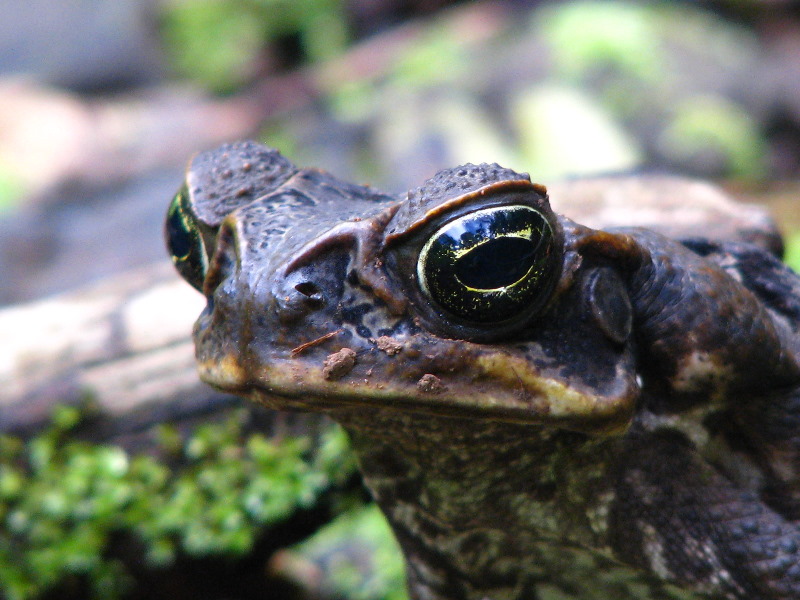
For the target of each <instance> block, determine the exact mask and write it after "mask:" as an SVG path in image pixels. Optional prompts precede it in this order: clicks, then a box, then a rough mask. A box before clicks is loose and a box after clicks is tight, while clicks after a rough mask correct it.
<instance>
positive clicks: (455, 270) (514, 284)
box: [417, 205, 559, 324]
mask: <svg viewBox="0 0 800 600" xmlns="http://www.w3.org/2000/svg"><path fill="white" fill-rule="evenodd" d="M553 237H554V236H553V229H552V227H551V225H550V223H548V221H547V220H546V219H545V217H544V215H542V213H540V212H539V211H537V210H535V209H534V208H532V207H530V206H525V205H513V206H496V207H491V208H485V209H482V210H478V211H475V212H472V213H468V214H466V215H462V216H460V217H458V218H456V219H453V220H452V221H450V222H449V223H446V224H445V225H443V226H442V227H440V228H439V229H438V230H437V231H436V232H435V233H434V234H433V235H432V236H431V238H430V239H429V240H428V241H427V242H426V243H425V245H424V246H423V248H422V251H421V252H420V254H419V259H418V262H417V277H418V280H419V283H420V287H421V288H422V291H423V292H424V293H425V295H426V296H428V297H429V298H430V299H431V300H433V301H434V303H435V304H437V305H439V306H440V307H442V308H443V309H445V310H446V311H448V312H450V313H451V314H453V315H455V316H457V317H460V318H462V319H464V320H466V321H469V322H473V323H484V324H489V323H499V322H502V321H507V320H509V319H513V318H515V317H517V316H519V315H530V314H533V313H534V312H535V311H536V310H537V309H538V308H541V306H542V305H543V304H544V302H545V301H546V300H547V297H548V295H549V292H550V290H551V289H552V282H553V279H554V277H555V271H556V267H557V264H558V262H559V261H558V259H557V257H556V253H555V252H554V248H553V246H554V239H553Z"/></svg>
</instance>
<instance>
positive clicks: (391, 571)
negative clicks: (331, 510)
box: [292, 504, 408, 600]
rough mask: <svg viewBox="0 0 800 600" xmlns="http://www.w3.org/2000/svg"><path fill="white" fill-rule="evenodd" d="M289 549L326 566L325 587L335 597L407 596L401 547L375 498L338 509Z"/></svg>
mask: <svg viewBox="0 0 800 600" xmlns="http://www.w3.org/2000/svg"><path fill="white" fill-rule="evenodd" d="M292 552H293V553H297V554H298V555H300V556H302V557H304V558H305V559H306V560H309V561H311V562H313V563H315V564H318V565H323V566H324V567H325V568H324V571H325V572H326V573H327V574H328V577H327V580H326V581H325V582H324V584H323V587H324V588H326V589H325V590H324V592H325V593H326V594H329V595H330V596H332V597H334V598H347V599H348V600H372V599H377V598H380V599H381V600H406V599H407V598H408V595H407V593H406V591H405V564H404V562H403V559H402V555H401V553H400V548H399V546H398V545H397V542H396V541H395V539H394V536H393V534H392V532H391V530H390V529H389V525H388V523H387V522H386V519H385V518H384V516H383V513H381V511H380V510H379V509H378V507H377V506H375V505H374V504H371V505H369V506H364V507H360V508H358V509H356V510H352V511H349V512H347V513H345V514H342V515H341V516H339V517H338V518H336V519H335V520H334V521H332V522H331V523H330V524H328V525H326V526H325V527H323V528H322V529H320V530H319V531H318V532H317V533H316V534H314V535H313V536H311V537H310V538H309V539H308V540H307V541H305V542H302V543H301V544H299V545H297V546H296V547H295V548H294V549H293V550H292Z"/></svg>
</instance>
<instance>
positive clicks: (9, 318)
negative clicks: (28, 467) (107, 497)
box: [0, 263, 241, 438]
mask: <svg viewBox="0 0 800 600" xmlns="http://www.w3.org/2000/svg"><path fill="white" fill-rule="evenodd" d="M203 305H204V299H203V297H202V296H201V295H200V294H199V293H197V292H196V291H195V290H194V289H192V288H191V287H190V286H189V285H187V284H186V283H185V282H184V281H183V280H181V279H180V278H179V277H178V276H177V274H175V272H174V271H173V269H172V267H171V265H169V264H168V263H162V264H156V265H152V266H150V267H147V268H143V269H139V270H136V271H133V272H130V273H125V274H123V275H120V276H118V277H114V278H112V279H109V280H106V281H101V282H99V283H96V284H92V285H89V286H87V287H86V288H84V289H80V290H78V291H75V292H71V293H66V294H62V295H58V296H55V297H52V298H49V299H45V300H41V301H37V302H34V303H31V304H26V305H21V306H16V307H11V308H7V309H5V310H3V311H0V432H4V433H18V434H30V433H33V432H35V431H37V430H39V429H41V428H42V427H43V426H45V425H46V424H47V423H48V422H49V420H50V415H51V413H52V411H53V408H54V406H55V405H57V404H65V405H72V406H77V405H84V404H87V403H88V404H89V405H90V406H91V408H92V412H93V414H94V418H93V419H92V421H93V422H94V424H95V433H96V434H97V436H99V437H103V438H108V437H111V438H114V437H117V436H120V435H125V434H130V433H134V432H137V431H141V430H144V429H146V428H148V427H150V426H151V425H153V424H155V423H161V422H179V421H181V420H184V419H192V418H196V417H197V416H198V415H208V414H213V413H215V412H217V411H220V410H226V409H230V408H231V407H232V406H238V405H239V404H240V402H241V401H240V400H238V399H236V398H234V397H232V396H227V395H224V394H220V393H218V392H216V391H214V390H212V389H211V388H209V387H208V386H206V385H204V384H202V383H201V382H200V381H199V379H198V378H197V374H196V372H195V366H194V350H193V346H192V342H191V338H190V334H191V330H192V323H193V322H194V320H195V319H196V318H197V315H198V314H199V313H200V311H201V310H202V308H203ZM93 437H95V436H93Z"/></svg>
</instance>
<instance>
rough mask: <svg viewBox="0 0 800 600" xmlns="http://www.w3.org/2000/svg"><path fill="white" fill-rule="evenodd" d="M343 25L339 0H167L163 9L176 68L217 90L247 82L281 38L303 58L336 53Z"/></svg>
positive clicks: (165, 37)
mask: <svg viewBox="0 0 800 600" xmlns="http://www.w3.org/2000/svg"><path fill="white" fill-rule="evenodd" d="M347 29H348V25H347V17H346V14H345V8H344V1H343V0H171V1H169V2H166V3H164V5H163V7H162V14H161V31H162V37H163V40H164V45H165V48H166V52H167V55H168V57H169V58H170V60H171V62H172V64H173V65H174V66H175V68H176V70H177V71H178V72H179V73H180V74H182V75H183V76H186V77H189V78H191V79H193V80H195V81H197V82H199V83H200V84H202V85H203V86H205V87H206V88H207V89H210V90H212V91H215V92H230V91H233V90H235V89H237V88H238V87H240V86H242V85H244V84H245V83H247V82H248V81H250V80H251V79H252V78H253V77H254V76H255V75H256V74H257V72H258V69H259V66H260V64H261V62H262V60H263V59H264V55H265V52H266V51H267V49H268V48H269V47H270V46H271V45H274V44H276V43H278V42H280V41H287V40H288V41H291V42H292V44H296V46H297V48H298V50H299V51H300V52H301V53H302V55H301V56H300V57H299V58H300V59H302V60H303V62H312V63H313V62H316V61H319V60H322V59H325V58H329V57H331V56H334V55H336V54H337V53H339V52H341V51H342V50H343V49H344V47H345V44H346V43H347V40H348V34H347Z"/></svg>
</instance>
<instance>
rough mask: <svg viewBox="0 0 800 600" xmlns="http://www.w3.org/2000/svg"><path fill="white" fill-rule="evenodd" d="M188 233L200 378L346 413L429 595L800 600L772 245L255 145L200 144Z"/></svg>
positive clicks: (533, 194) (781, 303)
mask: <svg viewBox="0 0 800 600" xmlns="http://www.w3.org/2000/svg"><path fill="white" fill-rule="evenodd" d="M686 201H687V202H688V203H689V204H691V201H692V199H691V197H687V198H686ZM714 229H715V224H709V226H708V230H709V231H711V230H714ZM166 231H167V239H168V245H169V248H170V252H171V253H172V256H173V261H174V262H175V264H176V266H177V268H178V270H179V271H180V272H181V274H182V275H183V276H184V278H185V279H186V280H187V281H188V282H189V283H191V284H192V285H193V286H195V287H196V288H197V289H199V290H201V291H202V292H203V293H204V294H205V296H206V297H207V299H208V304H207V308H206V309H205V310H204V311H203V313H202V314H201V315H200V318H199V319H198V321H197V324H196V326H195V331H194V339H195V344H196V355H197V362H198V366H199V372H200V375H201V377H202V378H203V379H204V380H205V381H207V382H208V383H210V384H212V385H214V386H216V387H217V388H220V389H222V390H225V391H227V392H232V393H235V394H239V395H241V396H245V397H247V398H251V399H254V400H257V401H259V402H262V403H264V404H266V405H267V406H269V407H273V408H276V409H301V410H311V411H318V412H322V413H326V414H329V415H330V416H331V417H333V418H334V419H335V420H337V421H338V422H340V423H341V424H342V425H343V426H344V427H345V428H346V430H347V431H348V432H349V434H350V436H351V438H352V442H353V446H354V448H355V451H356V453H357V455H358V458H359V462H360V467H361V470H362V472H363V475H364V478H365V481H366V483H367V485H368V487H369V488H370V489H371V491H372V493H373V494H374V496H375V498H376V500H377V502H378V503H379V505H380V506H381V508H382V510H383V511H384V513H385V514H386V516H387V518H388V520H389V522H390V524H391V526H392V528H393V530H394V533H395V535H396V537H397V539H398V541H399V543H400V546H401V547H402V550H403V553H404V555H405V558H406V562H407V574H408V585H409V592H410V595H411V596H412V598H414V599H416V600H511V599H520V600H523V599H524V600H535V599H539V600H551V599H556V598H557V599H564V598H576V599H582V600H592V599H595V600H597V599H615V600H625V599H633V598H640V599H645V598H648V599H650V598H653V599H656V598H657V599H679V598H680V599H684V598H686V599H688V598H725V599H752V600H758V599H763V600H767V599H769V600H775V599H787V600H788V599H797V598H800V526H799V525H798V518H800V476H799V475H798V467H799V466H800V435H798V432H799V431H800V429H798V427H799V426H800V393H799V392H798V383H800V365H798V356H799V352H800V337H798V323H800V282H799V281H798V279H797V277H796V276H795V275H794V274H793V273H792V272H791V271H790V270H789V269H787V268H786V267H784V266H783V265H782V263H781V262H780V261H779V260H778V259H777V258H776V257H775V256H774V254H773V253H772V252H770V251H769V250H768V249H766V248H765V247H764V246H765V245H768V244H763V243H761V244H759V243H752V239H751V238H752V237H753V236H751V235H748V234H746V233H745V232H744V231H743V230H739V229H737V228H736V227H732V228H731V229H730V231H728V232H727V233H726V234H725V235H716V234H714V235H713V236H712V235H708V236H702V235H701V236H698V235H696V232H690V233H687V235H686V236H685V238H684V239H680V240H679V239H670V238H669V237H666V236H664V235H661V234H659V233H655V232H653V231H650V230H648V229H643V228H635V227H628V228H624V227H623V228H608V229H605V230H603V229H594V228H589V227H586V226H582V225H579V224H577V223H575V222H573V221H572V220H570V219H568V218H566V217H564V216H560V215H558V214H555V213H554V212H553V211H552V210H551V208H550V205H549V201H548V193H547V190H546V189H545V188H544V187H543V186H541V185H537V184H535V183H531V181H530V180H529V178H528V176H527V175H524V174H519V173H516V172H514V171H511V170H508V169H504V168H501V167H499V166H497V165H477V166H476V165H465V166H461V167H457V168H454V169H448V170H445V171H442V172H440V173H438V174H437V175H436V176H435V177H433V178H432V179H430V180H429V181H427V182H426V183H425V184H424V185H422V186H421V187H420V188H418V189H415V190H413V191H411V192H409V193H408V194H405V195H403V196H401V197H396V196H391V195H387V194H384V193H382V192H380V191H376V190H374V189H372V188H369V187H364V186H359V185H353V184H350V183H346V182H344V181H341V180H339V179H336V178H335V177H333V176H332V175H330V174H327V173H325V172H322V171H318V170H312V169H299V168H297V167H296V166H294V165H293V164H291V163H290V162H289V161H287V160H286V159H285V158H283V157H282V156H281V155H280V154H278V153H277V152H276V151H274V150H271V149H269V148H266V147H264V146H260V145H258V144H255V143H252V142H242V143H238V144H232V145H226V146H223V147H221V148H219V149H217V150H214V151H211V152H207V153H203V154H200V155H198V156H196V157H195V158H194V159H193V160H192V162H191V164H190V167H189V170H188V174H187V178H186V182H185V184H184V186H183V188H182V189H181V190H180V191H179V193H178V194H177V196H176V197H175V199H174V200H173V202H172V204H171V206H170V209H169V212H168V215H167V223H166ZM678 232H679V233H680V228H678ZM748 240H750V241H748Z"/></svg>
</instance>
